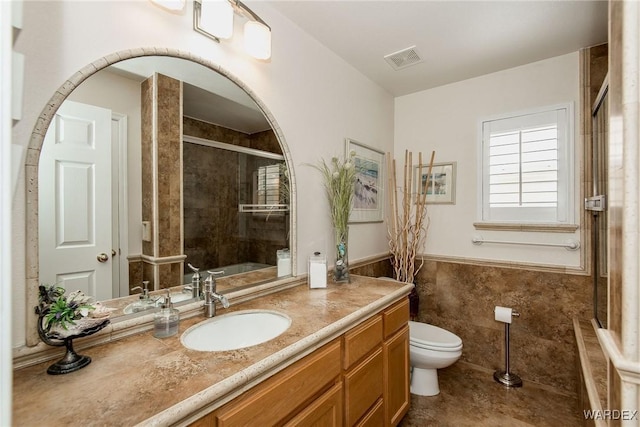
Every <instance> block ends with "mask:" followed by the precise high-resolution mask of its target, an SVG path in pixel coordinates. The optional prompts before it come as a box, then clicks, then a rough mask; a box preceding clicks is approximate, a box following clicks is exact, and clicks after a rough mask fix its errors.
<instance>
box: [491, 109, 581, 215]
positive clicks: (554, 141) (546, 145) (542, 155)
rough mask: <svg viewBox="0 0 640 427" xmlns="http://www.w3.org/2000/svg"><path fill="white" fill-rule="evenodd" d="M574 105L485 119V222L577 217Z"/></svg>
mask: <svg viewBox="0 0 640 427" xmlns="http://www.w3.org/2000/svg"><path fill="white" fill-rule="evenodd" d="M571 107H572V106H571V105H570V104H566V105H562V106H555V107H547V108H543V109H538V110H535V111H529V112H524V113H520V114H513V115H508V116H501V117H497V118H492V119H489V120H483V121H482V124H481V128H482V129H481V132H482V141H481V144H482V165H481V168H480V173H481V177H480V178H481V179H480V182H481V183H482V195H481V196H482V197H481V200H482V215H481V218H482V221H486V222H518V223H561V224H567V223H569V222H571V221H573V191H572V190H573V138H572V136H573V120H572V119H573V111H572V108H571Z"/></svg>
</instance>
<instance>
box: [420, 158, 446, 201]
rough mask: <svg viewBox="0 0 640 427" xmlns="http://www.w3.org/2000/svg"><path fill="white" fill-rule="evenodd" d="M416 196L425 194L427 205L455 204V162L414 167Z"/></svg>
mask: <svg viewBox="0 0 640 427" xmlns="http://www.w3.org/2000/svg"><path fill="white" fill-rule="evenodd" d="M415 175H416V185H417V189H418V192H417V193H418V194H419V195H422V194H424V193H425V192H426V193H427V199H426V201H427V203H441V204H450V205H455V204H456V162H449V163H434V164H433V168H432V169H431V176H428V175H429V165H418V166H416V174H415Z"/></svg>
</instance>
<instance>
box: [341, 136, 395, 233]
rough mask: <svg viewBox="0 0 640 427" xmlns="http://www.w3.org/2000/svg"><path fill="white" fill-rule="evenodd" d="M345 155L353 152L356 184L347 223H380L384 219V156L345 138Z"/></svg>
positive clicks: (382, 153)
mask: <svg viewBox="0 0 640 427" xmlns="http://www.w3.org/2000/svg"><path fill="white" fill-rule="evenodd" d="M345 148H346V150H345V151H346V155H345V157H349V155H350V153H351V152H352V151H353V152H354V153H355V156H354V158H353V163H354V166H355V168H356V183H355V188H354V194H353V208H352V209H351V216H350V217H349V222H382V220H383V219H384V217H383V215H384V201H385V199H384V166H385V165H384V162H385V154H384V152H382V151H380V150H376V149H375V148H372V147H369V146H367V145H365V144H362V143H361V142H358V141H354V140H353V139H349V138H347V139H346V140H345Z"/></svg>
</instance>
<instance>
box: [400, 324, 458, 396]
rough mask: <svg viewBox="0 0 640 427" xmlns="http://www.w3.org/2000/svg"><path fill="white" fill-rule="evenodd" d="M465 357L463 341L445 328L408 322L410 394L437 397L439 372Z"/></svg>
mask: <svg viewBox="0 0 640 427" xmlns="http://www.w3.org/2000/svg"><path fill="white" fill-rule="evenodd" d="M460 355H462V340H461V339H460V337H458V336H457V335H456V334H454V333H451V332H449V331H447V330H446V329H442V328H439V327H437V326H433V325H429V324H426V323H419V322H414V321H409V359H410V363H411V393H412V394H417V395H419V396H435V395H437V394H438V393H440V387H439V386H438V371H437V370H438V369H441V368H446V367H447V366H451V365H453V364H454V363H455V362H456V361H457V360H458V359H459V358H460Z"/></svg>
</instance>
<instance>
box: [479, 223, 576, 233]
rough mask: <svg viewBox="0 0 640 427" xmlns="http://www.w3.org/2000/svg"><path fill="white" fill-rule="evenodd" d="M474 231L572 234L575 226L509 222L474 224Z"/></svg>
mask: <svg viewBox="0 0 640 427" xmlns="http://www.w3.org/2000/svg"><path fill="white" fill-rule="evenodd" d="M473 226H474V227H475V229H476V230H498V231H528V232H539V233H573V232H575V231H576V230H577V229H578V228H579V226H578V225H577V224H522V223H509V222H474V223H473Z"/></svg>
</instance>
